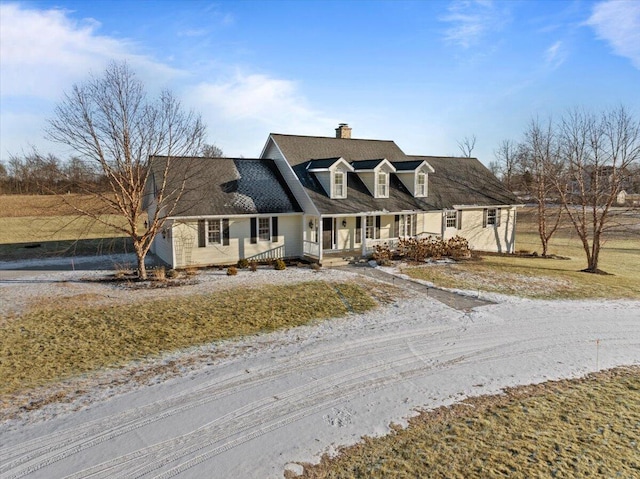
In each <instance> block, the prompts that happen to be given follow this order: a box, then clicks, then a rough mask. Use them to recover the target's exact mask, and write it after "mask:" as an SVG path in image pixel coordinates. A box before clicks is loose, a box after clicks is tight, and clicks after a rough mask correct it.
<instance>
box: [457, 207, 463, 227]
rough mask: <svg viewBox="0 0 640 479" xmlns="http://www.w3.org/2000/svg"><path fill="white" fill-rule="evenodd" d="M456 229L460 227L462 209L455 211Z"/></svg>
mask: <svg viewBox="0 0 640 479" xmlns="http://www.w3.org/2000/svg"><path fill="white" fill-rule="evenodd" d="M456 229H459V230H461V229H462V211H460V210H458V211H456Z"/></svg>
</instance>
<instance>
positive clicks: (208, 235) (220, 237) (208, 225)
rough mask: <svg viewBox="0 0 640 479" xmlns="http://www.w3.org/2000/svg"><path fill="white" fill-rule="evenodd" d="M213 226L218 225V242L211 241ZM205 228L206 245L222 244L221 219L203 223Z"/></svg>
mask: <svg viewBox="0 0 640 479" xmlns="http://www.w3.org/2000/svg"><path fill="white" fill-rule="evenodd" d="M213 224H217V225H218V237H219V240H218V241H211V233H212V231H211V225H213ZM205 226H206V232H207V234H206V238H207V245H217V246H219V245H221V244H222V243H223V238H222V237H223V234H222V228H223V226H222V218H219V219H214V220H207V221H206V223H205Z"/></svg>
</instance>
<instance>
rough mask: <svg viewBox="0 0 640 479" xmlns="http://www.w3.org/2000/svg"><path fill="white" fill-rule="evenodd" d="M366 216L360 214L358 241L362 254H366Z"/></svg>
mask: <svg viewBox="0 0 640 479" xmlns="http://www.w3.org/2000/svg"><path fill="white" fill-rule="evenodd" d="M366 241H367V217H366V216H365V215H362V216H361V218H360V243H361V244H362V256H363V257H365V256H367V244H366Z"/></svg>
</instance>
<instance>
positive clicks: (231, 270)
mask: <svg viewBox="0 0 640 479" xmlns="http://www.w3.org/2000/svg"><path fill="white" fill-rule="evenodd" d="M236 274H238V268H236V267H235V266H229V267H228V268H227V276H235V275H236Z"/></svg>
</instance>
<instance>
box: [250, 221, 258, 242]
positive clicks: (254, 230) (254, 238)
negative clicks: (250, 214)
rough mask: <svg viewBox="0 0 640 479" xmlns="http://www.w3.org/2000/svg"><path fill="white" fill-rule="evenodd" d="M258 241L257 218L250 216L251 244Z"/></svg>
mask: <svg viewBox="0 0 640 479" xmlns="http://www.w3.org/2000/svg"><path fill="white" fill-rule="evenodd" d="M257 242H258V219H257V218H251V244H256V243H257Z"/></svg>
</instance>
